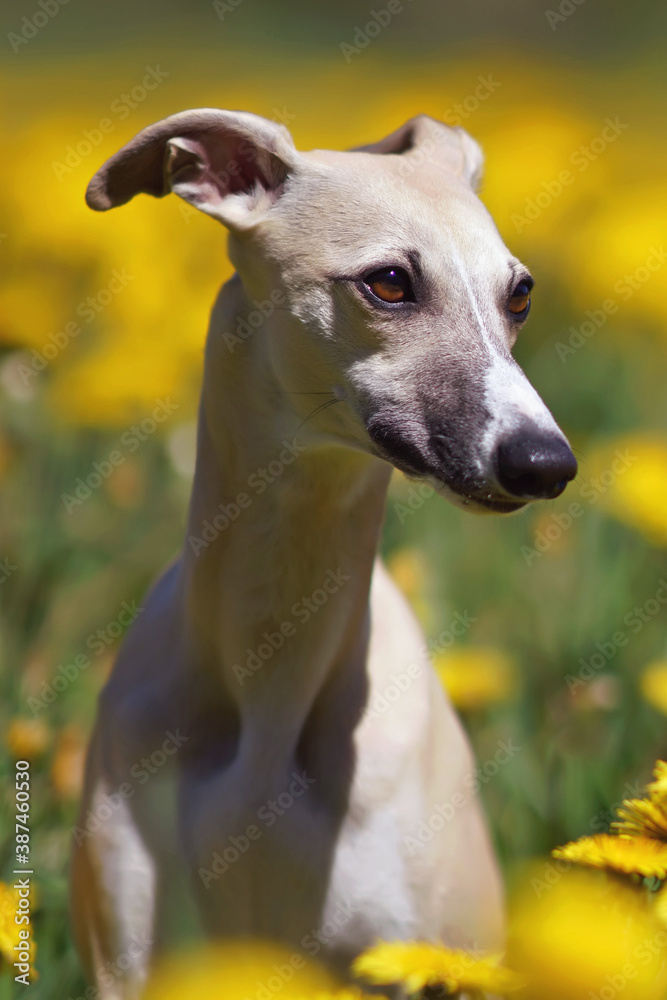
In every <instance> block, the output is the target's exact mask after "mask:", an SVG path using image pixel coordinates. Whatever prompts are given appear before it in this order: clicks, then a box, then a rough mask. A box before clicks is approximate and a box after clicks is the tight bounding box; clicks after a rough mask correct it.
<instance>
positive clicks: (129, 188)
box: [86, 108, 298, 228]
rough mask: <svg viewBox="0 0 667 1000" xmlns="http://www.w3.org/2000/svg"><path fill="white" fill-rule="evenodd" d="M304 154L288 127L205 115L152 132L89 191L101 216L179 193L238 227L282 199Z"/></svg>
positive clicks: (171, 121)
mask: <svg viewBox="0 0 667 1000" xmlns="http://www.w3.org/2000/svg"><path fill="white" fill-rule="evenodd" d="M297 161H298V153H297V151H296V149H295V148H294V143H293V142H292V138H291V136H290V134H289V132H288V131H287V129H286V128H284V126H282V125H279V124H277V123H276V122H272V121H269V120H268V119H266V118H260V117H259V116H258V115H253V114H248V113H246V112H243V111H219V110H218V109H216V108H200V109H197V110H195V111H183V112H181V113H180V114H177V115H172V116H171V117H169V118H164V119H163V120H162V121H159V122H156V123H155V124H154V125H149V126H148V128H145V129H144V130H143V131H142V132H139V134H138V135H136V136H135V137H134V139H132V140H131V141H130V142H129V143H128V144H127V145H126V146H123V148H122V149H121V150H119V151H118V152H117V153H116V154H115V155H114V156H112V157H111V159H110V160H107V162H106V163H105V164H104V166H103V167H101V168H100V169H99V170H98V171H97V173H96V174H95V176H94V177H93V179H92V180H91V182H90V184H89V185H88V190H87V191H86V202H87V203H88V205H89V206H90V208H94V209H95V210H96V211H99V212H103V211H106V210H107V209H109V208H115V206H116V205H124V204H125V202H127V201H129V200H130V199H131V198H133V197H134V196H135V195H136V194H139V193H141V192H144V193H145V194H150V195H153V197H155V198H161V197H162V196H163V195H165V194H169V192H170V191H173V192H174V194H177V195H179V196H180V197H181V198H183V199H184V200H185V201H187V202H190V204H191V205H194V206H195V207H196V208H199V209H201V211H202V212H206V213H207V214H208V215H212V216H213V217H214V218H217V219H219V220H220V221H221V222H223V223H224V224H225V225H227V226H230V227H232V228H247V227H248V226H249V225H252V223H253V221H254V220H256V219H257V217H258V216H259V215H261V214H262V213H263V211H264V210H265V209H266V208H268V207H269V205H270V204H271V203H272V202H273V201H274V200H275V199H276V198H277V197H278V195H279V193H280V189H281V187H282V185H283V184H284V181H285V179H286V177H287V175H288V174H289V172H290V171H291V170H292V169H294V168H295V167H296V164H297Z"/></svg>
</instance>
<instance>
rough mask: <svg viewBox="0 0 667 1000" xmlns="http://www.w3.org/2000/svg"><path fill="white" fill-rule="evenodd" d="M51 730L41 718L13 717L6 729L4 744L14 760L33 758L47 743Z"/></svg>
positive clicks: (42, 750)
mask: <svg viewBox="0 0 667 1000" xmlns="http://www.w3.org/2000/svg"><path fill="white" fill-rule="evenodd" d="M50 739H51V732H50V730H49V727H48V726H47V725H46V723H45V722H44V721H43V720H42V719H25V718H16V719H13V720H12V721H11V722H10V724H9V727H8V729H7V734H6V736H5V744H6V746H7V749H8V750H9V752H10V754H11V755H12V757H13V758H14V759H15V760H24V759H27V760H34V759H35V757H39V756H41V754H43V753H44V751H45V750H46V748H47V747H48V745H49V741H50Z"/></svg>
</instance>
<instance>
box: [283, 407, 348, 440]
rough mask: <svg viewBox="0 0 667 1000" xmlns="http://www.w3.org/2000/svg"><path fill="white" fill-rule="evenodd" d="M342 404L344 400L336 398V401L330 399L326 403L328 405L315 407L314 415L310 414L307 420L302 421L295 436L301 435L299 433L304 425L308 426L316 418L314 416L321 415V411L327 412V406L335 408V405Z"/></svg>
mask: <svg viewBox="0 0 667 1000" xmlns="http://www.w3.org/2000/svg"><path fill="white" fill-rule="evenodd" d="M342 402H343V400H342V399H338V398H336V399H328V400H327V401H326V403H320V405H319V406H316V407H315V409H314V410H313V412H312V413H309V414H308V416H307V417H306V419H305V420H302V421H301V423H300V424H299V426H298V427H297V429H296V430H295V431H294V434H295V435H297V434H298V433H299V431H300V430H301V428H302V427H303V426H304V424H307V423H308V421H309V420H310V419H311V418H312V417H314V416H315V415H316V414H317V413H320V412H321V410H326V408H327V406H333V404H334V403H342Z"/></svg>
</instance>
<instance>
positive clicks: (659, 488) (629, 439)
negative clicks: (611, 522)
mask: <svg viewBox="0 0 667 1000" xmlns="http://www.w3.org/2000/svg"><path fill="white" fill-rule="evenodd" d="M619 455H620V456H621V459H622V462H621V464H620V465H619ZM588 468H589V469H590V472H591V473H592V475H593V476H594V477H598V478H600V481H601V482H603V483H604V481H605V479H604V477H605V473H606V474H607V476H608V477H609V480H610V486H609V487H608V488H607V489H606V490H605V492H604V493H602V494H601V495H600V505H601V506H602V507H604V509H605V510H607V511H608V512H609V513H610V514H612V515H613V516H614V517H615V518H616V519H617V520H619V521H622V522H623V523H624V524H627V525H629V526H630V527H631V528H634V529H635V530H637V531H639V532H641V533H642V534H643V535H644V536H645V537H646V538H647V539H648V541H649V542H651V543H652V544H654V545H658V546H663V545H667V506H666V505H665V504H664V503H663V497H664V495H665V491H666V490H667V438H664V437H649V436H640V435H631V436H626V437H623V438H618V439H616V440H614V441H613V442H612V443H611V444H610V445H608V446H605V447H604V448H601V449H600V450H599V451H597V452H594V453H593V454H591V455H590V456H589V459H588ZM616 469H619V470H620V471H618V472H617V471H615V470H616Z"/></svg>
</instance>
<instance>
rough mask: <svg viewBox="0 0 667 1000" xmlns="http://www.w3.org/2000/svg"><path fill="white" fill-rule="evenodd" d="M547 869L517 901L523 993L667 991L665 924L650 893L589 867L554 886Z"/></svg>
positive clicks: (514, 955) (555, 998)
mask: <svg viewBox="0 0 667 1000" xmlns="http://www.w3.org/2000/svg"><path fill="white" fill-rule="evenodd" d="M615 839H616V840H619V841H620V840H621V838H618V837H617V838H615ZM544 870H545V869H544V868H541V869H537V870H536V872H535V874H536V875H537V876H538V878H537V879H533V880H531V885H532V887H531V888H526V889H525V891H524V892H523V893H522V895H521V897H520V898H519V899H517V900H516V901H515V903H514V906H513V907H512V918H511V921H510V934H509V944H508V962H509V963H510V964H511V965H512V968H514V969H516V970H517V971H518V972H519V973H520V974H521V975H523V976H524V977H525V980H526V981H527V986H526V993H525V994H522V1000H584V998H586V1000H588V998H591V997H604V996H607V995H608V996H609V997H611V996H612V995H613V996H619V997H622V998H623V1000H660V998H661V997H664V995H665V987H666V986H667V967H666V966H665V962H664V950H663V949H662V946H661V942H663V941H664V939H665V931H664V929H663V928H662V927H661V926H660V924H659V922H658V920H657V919H656V915H655V913H654V911H653V908H652V907H648V906H647V905H645V902H644V899H643V896H642V894H641V893H638V892H637V891H636V890H634V889H632V888H631V887H630V886H627V887H626V886H624V885H623V884H622V883H619V882H618V881H614V882H612V883H609V882H607V881H602V882H601V881H600V879H598V878H597V877H596V876H595V875H593V874H592V873H590V872H583V871H577V872H570V873H568V874H566V875H563V877H562V878H561V880H560V881H559V882H557V883H556V884H554V885H548V884H544V881H543V875H544ZM533 883H535V884H537V885H539V884H543V885H544V888H543V889H540V892H539V893H538V892H536V891H534V888H535V886H534V885H533Z"/></svg>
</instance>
